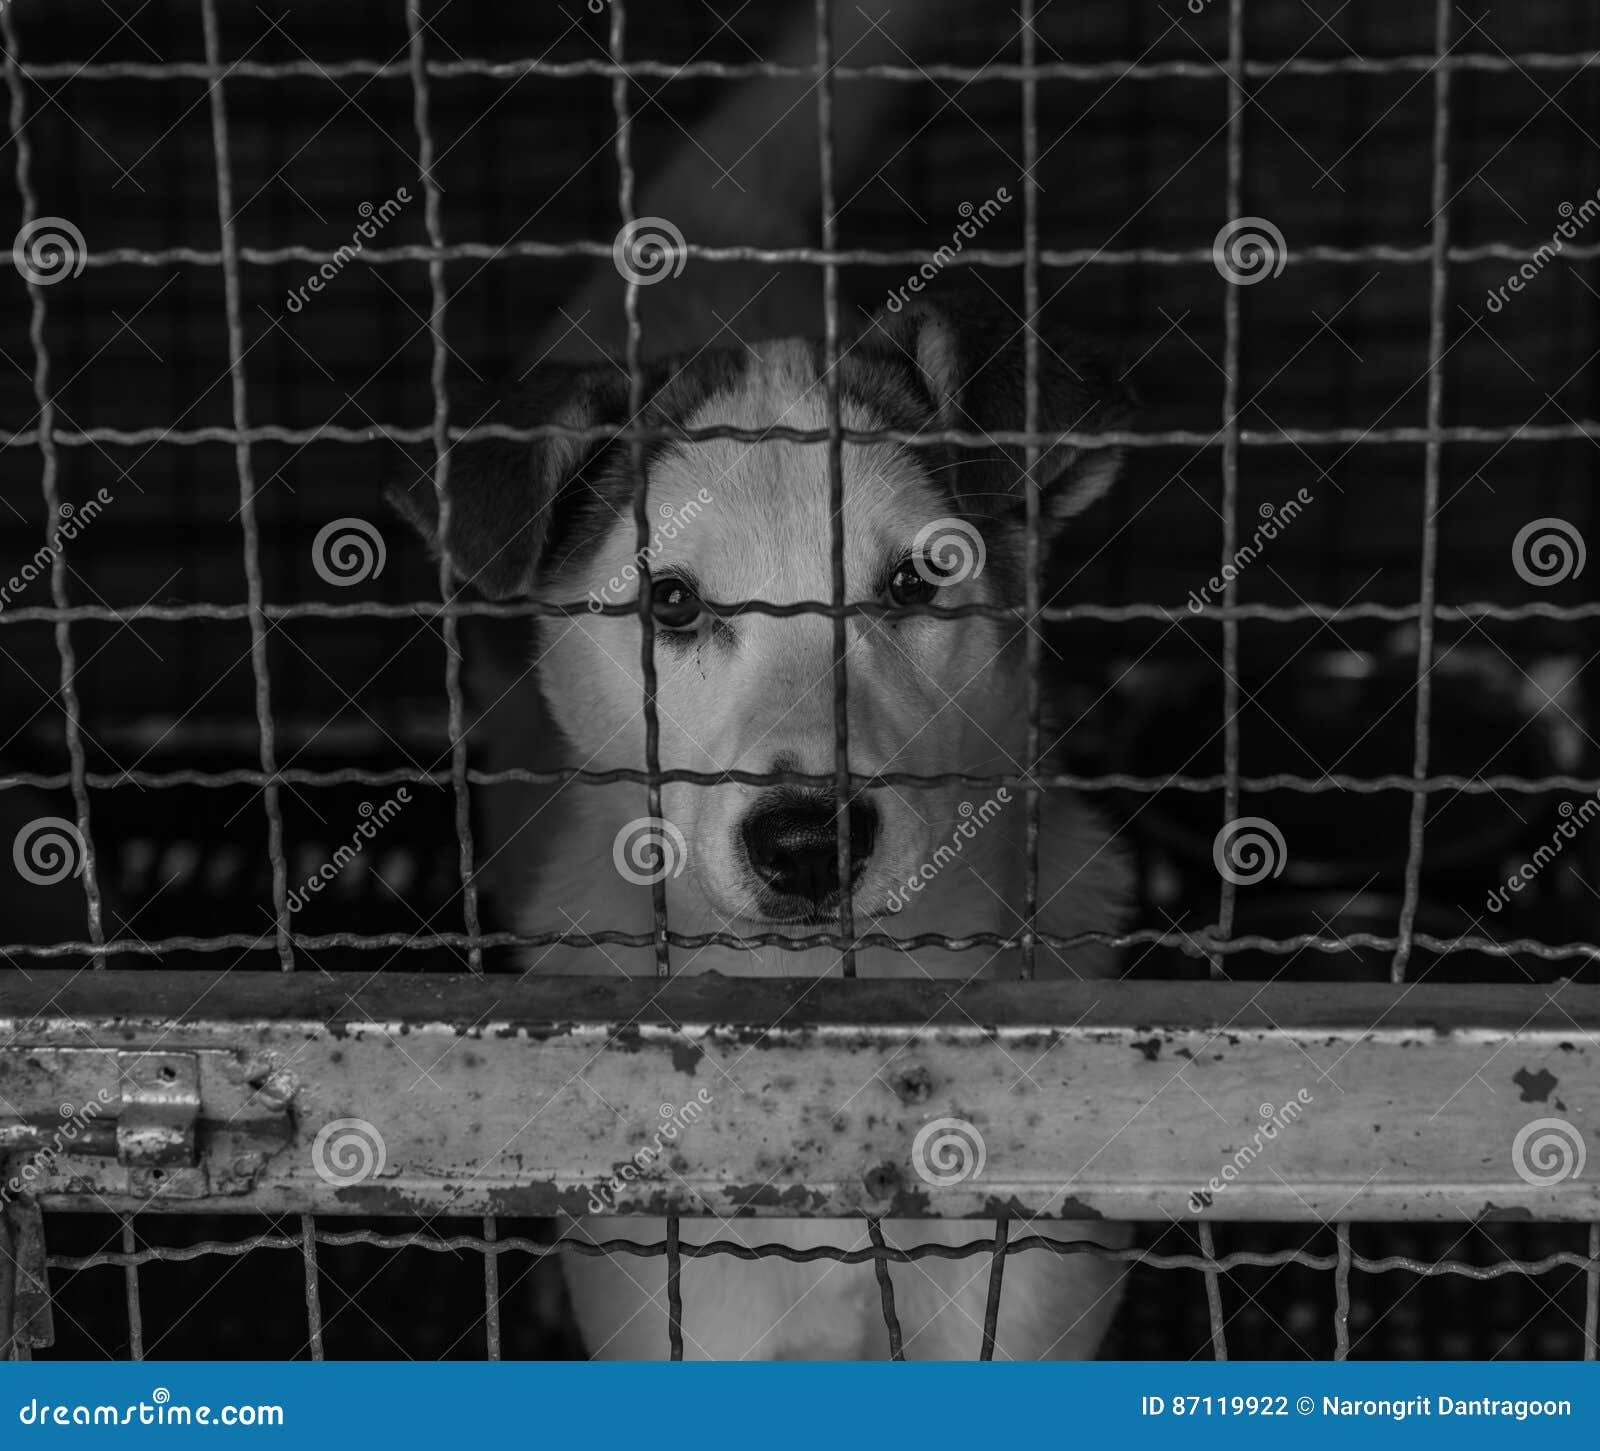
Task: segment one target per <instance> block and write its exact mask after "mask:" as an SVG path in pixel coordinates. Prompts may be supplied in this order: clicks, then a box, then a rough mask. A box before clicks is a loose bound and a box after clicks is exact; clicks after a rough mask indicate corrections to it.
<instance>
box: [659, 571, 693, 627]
mask: <svg viewBox="0 0 1600 1451" xmlns="http://www.w3.org/2000/svg"><path fill="white" fill-rule="evenodd" d="M703 608H704V606H703V605H702V604H701V603H700V596H699V595H697V594H696V593H695V592H694V591H693V590H692V589H690V588H689V586H688V585H687V584H685V583H684V582H683V581H682V580H681V579H658V580H656V581H655V582H654V583H653V584H652V585H651V587H650V613H651V614H652V615H653V616H654V617H655V622H656V624H658V625H659V626H660V627H661V628H662V629H663V630H692V629H693V628H694V627H695V625H697V624H698V623H699V621H700V612H701V610H702V609H703Z"/></svg>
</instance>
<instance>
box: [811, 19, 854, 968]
mask: <svg viewBox="0 0 1600 1451" xmlns="http://www.w3.org/2000/svg"><path fill="white" fill-rule="evenodd" d="M813 15H814V17H815V24H816V34H817V71H816V88H817V174H818V191H819V195H820V202H821V217H822V250H823V252H824V253H825V254H827V255H829V256H831V255H832V254H833V253H834V252H835V251H836V250H837V248H838V243H839V219H838V215H837V203H836V199H835V197H834V181H833V165H834V139H835V138H834V129H833V65H834V62H833V4H832V0H815V6H814V10H813ZM822 327H823V333H822V367H823V377H822V381H823V388H824V393H825V396H826V400H827V408H828V455H827V458H828V519H829V528H828V590H829V603H830V604H831V605H833V606H834V608H835V609H839V608H842V607H843V606H844V605H845V604H846V603H847V601H848V599H849V596H848V594H847V593H846V589H845V577H844V419H843V416H842V413H841V411H840V402H839V267H838V264H837V263H836V262H828V263H825V264H824V265H823V269H822ZM832 622H833V642H832V645H833V667H832V671H831V676H830V680H831V683H832V687H833V762H834V781H833V792H834V801H835V802H836V804H837V814H836V817H835V820H834V851H835V853H836V858H835V860H836V863H837V870H838V873H839V914H838V916H839V937H840V939H841V943H842V948H841V965H840V970H841V972H842V973H843V975H844V976H845V977H854V976H855V975H856V944H855V903H854V892H853V880H852V879H853V877H854V873H853V871H852V869H851V858H850V678H849V671H848V668H847V665H846V656H847V653H848V650H849V634H848V629H849V625H848V622H847V621H846V619H845V617H844V616H843V615H840V614H835V615H834V616H833V617H832Z"/></svg>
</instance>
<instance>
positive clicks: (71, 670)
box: [0, 8, 237, 968]
mask: <svg viewBox="0 0 1600 1451" xmlns="http://www.w3.org/2000/svg"><path fill="white" fill-rule="evenodd" d="M0 37H3V38H4V40H5V70H6V88H7V90H8V91H9V93H10V113H9V119H10V122H11V144H12V146H13V147H15V149H16V153H17V164H16V178H17V192H18V194H19V195H20V196H21V198H22V224H23V227H24V228H27V227H28V226H29V225H30V224H31V223H33V222H34V221H35V220H36V219H37V218H38V216H39V196H38V192H37V191H36V190H35V189H34V185H33V143H32V141H31V140H30V139H29V137H28V127H27V100H26V97H25V95H24V92H23V86H22V75H23V72H22V70H21V65H20V62H19V60H18V56H19V55H20V54H21V50H20V48H19V47H18V44H17V32H16V26H15V23H14V21H13V18H12V16H11V14H10V12H9V11H7V10H5V9H3V8H0ZM18 270H19V271H21V272H22V280H23V282H24V283H25V284H26V286H27V289H28V301H29V305H30V307H31V309H32V313H31V317H30V320H29V328H28V333H29V339H30V341H31V342H32V344H33V396H34V399H35V401H36V402H37V404H38V414H37V417H38V421H39V426H38V428H37V429H35V430H34V435H35V438H36V440H37V442H38V445H39V455H40V458H41V460H42V462H43V468H42V470H41V472H40V476H39V487H40V489H41V491H42V492H43V495H44V513H45V539H46V542H47V543H48V541H49V539H50V537H51V531H52V529H53V528H54V525H55V521H56V520H57V519H59V518H63V517H64V516H65V515H66V514H68V513H70V511H71V507H72V506H71V505H70V504H64V503H63V502H62V499H61V491H60V488H59V485H58V483H57V478H58V475H59V472H60V467H61V464H60V457H59V455H58V454H57V453H56V437H55V419H56V410H55V402H54V400H53V398H52V397H51V392H50V349H49V346H48V344H47V343H46V341H45V325H46V322H47V320H48V309H47V307H46V303H45V291H44V288H43V286H42V285H40V283H38V282H36V281H35V280H34V279H33V278H32V277H30V276H28V275H27V273H26V271H25V270H24V269H22V268H20V267H19V269H18ZM236 421H237V420H236ZM50 598H51V600H52V602H53V604H54V611H55V646H56V657H57V660H58V661H59V672H60V673H59V679H60V682H61V685H60V690H61V710H62V715H63V717H64V719H63V722H62V731H63V734H64V737H65V742H66V747H67V762H68V767H69V770H68V775H67V784H68V785H70V786H71V788H72V804H73V811H74V814H75V815H76V817H77V831H78V842H77V843H76V844H75V845H76V846H77V847H78V849H79V850H80V851H81V853H82V858H83V870H82V876H83V893H84V905H85V909H86V911H87V914H88V924H87V925H88V931H89V940H90V943H91V945H92V948H93V949H94V950H93V952H92V956H93V962H94V966H95V967H96V968H104V967H105V966H106V965H107V964H106V959H105V957H104V955H103V954H101V953H100V951H99V950H98V949H99V947H100V945H101V944H102V943H103V942H104V941H105V927H104V923H103V912H102V906H101V901H100V873H99V867H98V865H97V863H96V860H95V851H94V832H93V830H92V828H91V825H90V820H89V787H88V769H87V764H86V762H85V759H84V752H83V721H82V714H81V710H80V707H79V701H78V657H77V652H76V651H75V650H74V649H73V645H72V627H71V624H70V623H69V622H68V620H67V619H65V618H64V617H63V612H64V611H65V610H66V609H67V561H66V558H65V556H64V555H63V553H62V552H61V550H59V549H56V550H54V551H52V555H51V560H50Z"/></svg>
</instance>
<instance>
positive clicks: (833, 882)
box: [743, 791, 878, 902]
mask: <svg viewBox="0 0 1600 1451" xmlns="http://www.w3.org/2000/svg"><path fill="white" fill-rule="evenodd" d="M837 821H838V815H837V813H836V811H835V808H834V801H833V797H831V796H829V795H827V794H826V793H824V792H820V791H774V792H773V793H772V794H771V795H769V796H767V797H765V798H764V799H763V800H762V801H760V802H759V803H758V804H757V805H756V807H755V809H754V810H753V811H751V813H750V814H749V815H748V816H747V817H745V819H744V827H743V834H744V849H745V854H746V855H747V856H748V857H749V859H750V865H751V866H752V867H753V868H754V869H755V872H756V875H757V876H759V877H760V878H761V880H762V881H764V882H765V883H766V884H767V885H768V886H769V887H771V888H772V889H773V890H774V891H778V892H782V893H784V894H785V895H786V896H792V897H804V898H806V899H808V900H809V901H812V902H823V901H826V900H827V899H828V898H829V897H831V896H832V895H833V894H834V893H835V892H837V891H838V890H839V847H838V835H837V827H836V825H835V823H836V822H837ZM877 838H878V809H877V807H875V806H874V805H872V803H871V802H870V801H852V802H851V803H850V879H851V881H854V880H855V879H856V877H858V876H859V875H860V874H861V868H862V866H863V865H864V864H865V863H866V860H867V858H868V857H869V856H871V855H872V847H873V843H874V842H875V841H876V840H877Z"/></svg>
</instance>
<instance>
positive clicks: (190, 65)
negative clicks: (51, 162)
mask: <svg viewBox="0 0 1600 1451" xmlns="http://www.w3.org/2000/svg"><path fill="white" fill-rule="evenodd" d="M1597 61H1600V51H1595V50H1573V51H1521V52H1517V53H1514V54H1507V53H1506V52H1504V51H1500V52H1497V53H1494V54H1490V53H1485V52H1470V51H1469V52H1463V53H1459V54H1452V55H1447V56H1443V57H1441V56H1439V55H1436V54H1434V55H1393V56H1363V55H1348V56H1329V57H1317V56H1300V55H1296V56H1291V57H1289V58H1288V59H1286V60H1258V61H1250V62H1248V63H1247V64H1246V66H1245V71H1244V73H1245V75H1246V76H1249V77H1251V78H1253V79H1260V80H1273V79H1275V78H1277V77H1280V76H1290V77H1293V76H1308V77H1309V76H1342V75H1350V76H1382V75H1401V74H1406V73H1409V72H1418V73H1422V74H1431V73H1432V72H1433V71H1435V70H1437V69H1442V70H1452V71H1479V72H1483V73H1487V74H1520V73H1522V72H1525V71H1574V72H1577V71H1584V70H1587V69H1588V68H1589V67H1590V66H1592V65H1594V64H1595V63H1596V62H1597ZM23 74H25V75H26V76H28V77H30V78H32V79H35V80H63V81H66V80H79V79H86V80H96V81H109V80H149V81H171V80H199V81H212V80H216V79H217V78H218V77H219V76H222V75H236V76H238V77H240V78H241V79H243V80H326V81H338V80H345V79H357V78H371V79H375V80H376V79H382V80H397V79H404V78H406V77H407V76H409V74H410V69H409V67H408V66H406V65H404V64H400V63H398V62H394V61H374V60H339V61H317V60H304V61H252V60H241V61H237V62H235V63H234V64H233V65H231V66H229V67H228V68H227V69H226V71H224V70H223V69H222V68H221V67H220V66H214V65H209V64H201V63H199V62H195V61H168V62H148V61H101V62H91V63H89V64H86V65H81V66H80V65H78V64H76V63H75V62H72V61H56V62H47V63H40V64H36V65H29V66H25V67H23ZM815 74H816V72H815V71H814V70H813V69H812V68H811V67H810V66H797V65H784V64H782V63H780V62H777V61H761V60H756V61H739V62H728V61H709V60H691V61H686V62H685V63H684V64H682V65H677V64H674V63H672V62H670V61H651V60H636V61H627V62H623V61H618V60H610V61H600V60H579V61H548V60H544V59H542V58H535V57H526V58H522V59H517V60H500V61H491V60H482V59H475V58H470V57H464V58H462V59H460V60H453V61H429V62H428V75H429V76H430V77H431V78H433V79H438V80H457V79H463V78H466V77H469V76H483V77H488V78H492V79H500V80H521V79H522V78H523V77H525V76H542V77H544V78H546V79H549V80H574V79H583V78H586V77H591V76H599V77H610V78H611V79H613V80H615V79H617V78H618V77H622V78H624V79H633V80H665V81H673V80H732V81H737V80H761V79H789V78H792V79H799V80H809V79H811V78H812V77H813V76H814V75H815ZM834 74H835V75H836V76H837V77H838V78H839V79H840V80H846V81H856V80H873V81H895V82H900V83H903V84H907V85H926V84H927V83H928V82H930V81H951V82H954V83H956V84H957V85H960V86H969V85H978V84H995V83H998V82H1002V81H1012V82H1016V81H1027V80H1028V79H1030V78H1035V79H1038V80H1041V81H1078V82H1094V81H1145V82H1161V81H1173V80H1207V81H1212V80H1215V79H1216V78H1217V67H1216V65H1215V63H1214V62H1212V61H1210V60H1199V61H1194V60H1158V61H1152V60H1144V59H1141V60H1136V61H1133V60H1108V61H1093V62H1088V63H1085V62H1081V61H1066V60H1051V61H1041V62H1039V63H1038V64H1037V65H1034V66H1032V67H1029V66H1025V65H1011V64H1008V63H1006V62H1004V61H992V62H989V63H986V64H984V65H981V66H964V65H953V64H948V63H942V62H941V63H935V64H932V65H925V66H924V65H844V64H841V65H838V66H835V67H834Z"/></svg>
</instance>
